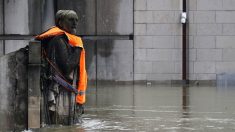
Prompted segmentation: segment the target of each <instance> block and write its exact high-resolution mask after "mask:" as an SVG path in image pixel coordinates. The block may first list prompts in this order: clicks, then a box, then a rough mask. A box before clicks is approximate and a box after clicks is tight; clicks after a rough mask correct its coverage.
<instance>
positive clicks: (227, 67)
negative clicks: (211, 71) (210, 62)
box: [216, 62, 235, 74]
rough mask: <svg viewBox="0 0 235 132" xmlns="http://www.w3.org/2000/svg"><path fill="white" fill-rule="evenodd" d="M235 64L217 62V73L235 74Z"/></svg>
mask: <svg viewBox="0 0 235 132" xmlns="http://www.w3.org/2000/svg"><path fill="white" fill-rule="evenodd" d="M234 67H235V62H216V73H217V74H220V73H235V68H234Z"/></svg>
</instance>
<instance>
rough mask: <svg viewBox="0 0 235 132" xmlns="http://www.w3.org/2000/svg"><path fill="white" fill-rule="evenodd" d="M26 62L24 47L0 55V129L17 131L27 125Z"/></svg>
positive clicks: (26, 56)
mask: <svg viewBox="0 0 235 132" xmlns="http://www.w3.org/2000/svg"><path fill="white" fill-rule="evenodd" d="M27 63H28V55H27V52H26V51H25V49H21V50H19V51H16V52H12V53H10V54H7V55H5V56H2V57H0V73H1V76H0V118H1V121H0V128H1V131H16V130H18V131H19V130H23V129H25V128H26V127H27V114H28V113H27V109H28V104H27V103H28V89H27V83H28V81H27V73H28V72H27Z"/></svg>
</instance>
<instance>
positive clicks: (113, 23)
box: [66, 0, 134, 35]
mask: <svg viewBox="0 0 235 132" xmlns="http://www.w3.org/2000/svg"><path fill="white" fill-rule="evenodd" d="M85 1H86V0H85ZM66 2H67V1H66ZM96 3H97V4H96V5H97V7H96V11H95V12H96V13H97V16H99V17H96V18H97V21H96V22H97V25H96V29H97V34H98V35H130V34H133V14H134V13H133V6H134V5H133V0H98V1H96ZM110 7H111V8H110ZM87 10H90V9H87ZM124 25H125V26H124Z"/></svg>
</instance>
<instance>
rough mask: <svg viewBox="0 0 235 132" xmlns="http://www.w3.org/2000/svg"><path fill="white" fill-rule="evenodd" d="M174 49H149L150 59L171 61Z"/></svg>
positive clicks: (148, 58) (147, 57) (147, 58)
mask: <svg viewBox="0 0 235 132" xmlns="http://www.w3.org/2000/svg"><path fill="white" fill-rule="evenodd" d="M172 55H173V49H147V56H146V60H148V61H171V60H172Z"/></svg>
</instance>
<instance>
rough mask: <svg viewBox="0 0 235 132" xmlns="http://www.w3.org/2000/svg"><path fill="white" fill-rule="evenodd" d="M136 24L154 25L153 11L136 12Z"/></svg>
mask: <svg viewBox="0 0 235 132" xmlns="http://www.w3.org/2000/svg"><path fill="white" fill-rule="evenodd" d="M134 18H135V23H153V12H152V11H135V17H134Z"/></svg>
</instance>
